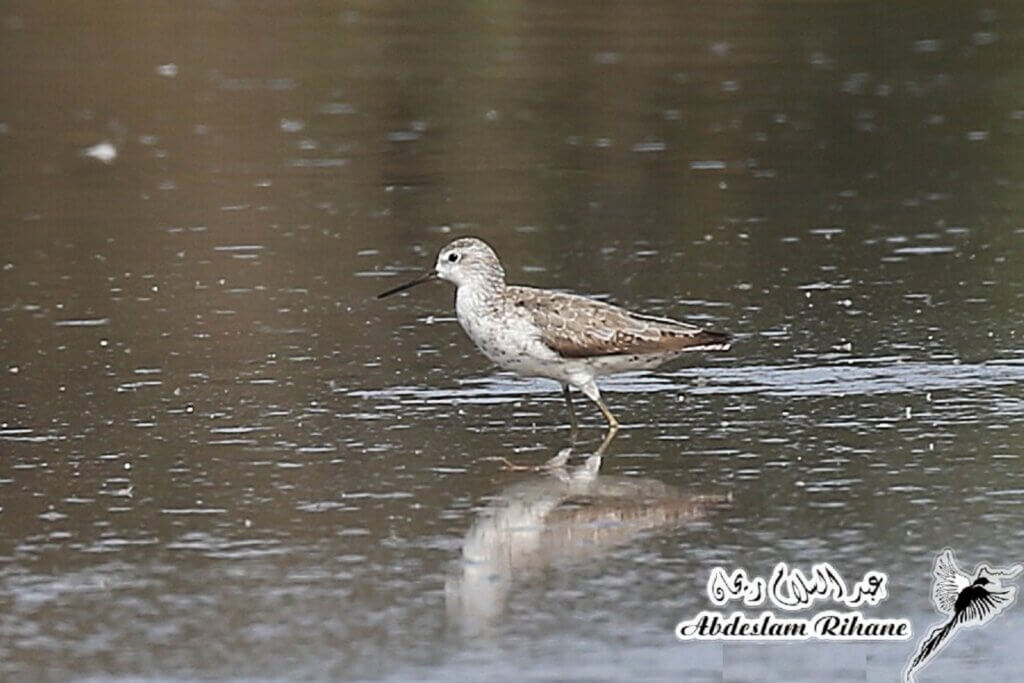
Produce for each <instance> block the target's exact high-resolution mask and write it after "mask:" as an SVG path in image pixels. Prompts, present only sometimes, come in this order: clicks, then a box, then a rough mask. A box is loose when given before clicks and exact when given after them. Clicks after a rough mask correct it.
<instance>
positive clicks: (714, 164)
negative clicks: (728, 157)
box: [690, 159, 726, 171]
mask: <svg viewBox="0 0 1024 683" xmlns="http://www.w3.org/2000/svg"><path fill="white" fill-rule="evenodd" d="M725 168H726V164H725V162H724V161H719V160H718V159H707V160H703V161H692V162H690V170H693V171H724V170H725Z"/></svg>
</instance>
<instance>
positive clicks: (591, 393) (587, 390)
mask: <svg viewBox="0 0 1024 683" xmlns="http://www.w3.org/2000/svg"><path fill="white" fill-rule="evenodd" d="M580 391H582V392H583V393H584V395H586V397H587V398H589V399H590V400H591V401H593V402H594V403H596V404H597V407H598V408H600V409H601V414H603V415H604V419H606V420H608V434H609V435H612V434H615V432H617V431H619V421H618V420H616V419H615V416H614V415H612V411H610V410H608V406H606V405H605V404H604V401H602V400H601V392H600V391H598V390H597V384H595V383H594V380H590V381H589V382H587V383H586V384H584V385H583V386H582V387H580Z"/></svg>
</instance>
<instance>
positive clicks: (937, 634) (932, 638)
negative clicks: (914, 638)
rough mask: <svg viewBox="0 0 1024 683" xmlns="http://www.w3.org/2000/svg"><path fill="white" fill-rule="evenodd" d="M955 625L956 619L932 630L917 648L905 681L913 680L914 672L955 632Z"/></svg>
mask: <svg viewBox="0 0 1024 683" xmlns="http://www.w3.org/2000/svg"><path fill="white" fill-rule="evenodd" d="M955 624H956V617H953V618H952V619H950V620H949V621H948V622H946V623H945V624H944V625H943V626H939V627H938V628H934V629H932V632H931V633H929V634H928V637H927V638H925V639H924V640H923V641H921V644H920V645H918V646H917V653H916V654H914V658H913V659H912V660H911V661H910V666H908V667H907V671H906V674H905V676H904V678H905V680H907V681H911V680H913V674H914V670H915V669H917V668H919V667H920V666H921V665H922V664H924V662H925V660H927V659H928V657H930V656H931V655H933V654H934V653H935V651H936V650H937V649H938V648H939V646H940V645H942V641H944V640H945V639H946V638H948V637H949V633H950V631H952V630H953V626H954V625H955Z"/></svg>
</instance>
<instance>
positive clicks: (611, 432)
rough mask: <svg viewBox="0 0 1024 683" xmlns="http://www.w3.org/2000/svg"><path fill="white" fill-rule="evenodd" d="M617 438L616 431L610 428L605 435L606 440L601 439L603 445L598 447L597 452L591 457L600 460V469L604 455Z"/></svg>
mask: <svg viewBox="0 0 1024 683" xmlns="http://www.w3.org/2000/svg"><path fill="white" fill-rule="evenodd" d="M614 438H615V430H614V429H611V428H609V429H608V431H607V432H605V434H604V438H603V439H601V445H600V446H598V447H597V450H596V451H594V453H593V454H592V455H591V456H590V457H592V458H597V459H598V467H600V460H601V456H603V455H604V453H605V451H607V450H608V446H609V445H610V444H611V442H612V439H614Z"/></svg>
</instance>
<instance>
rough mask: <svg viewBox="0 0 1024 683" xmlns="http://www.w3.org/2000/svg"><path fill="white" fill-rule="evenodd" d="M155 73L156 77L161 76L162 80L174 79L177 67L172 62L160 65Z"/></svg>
mask: <svg viewBox="0 0 1024 683" xmlns="http://www.w3.org/2000/svg"><path fill="white" fill-rule="evenodd" d="M156 73H157V75H160V76H163V77H164V78H174V77H175V76H177V75H178V65H177V64H175V63H174V62H168V63H167V64H161V65H160V66H158V67H157V68H156Z"/></svg>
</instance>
